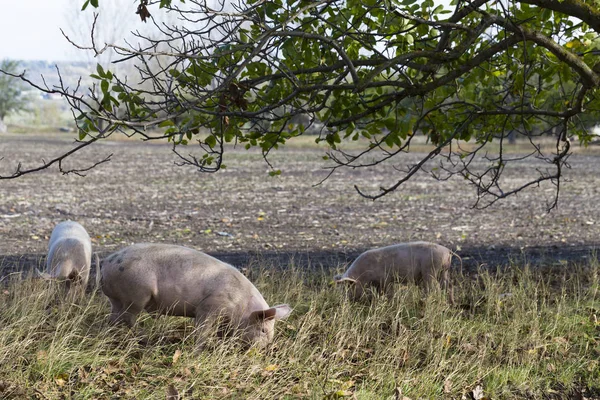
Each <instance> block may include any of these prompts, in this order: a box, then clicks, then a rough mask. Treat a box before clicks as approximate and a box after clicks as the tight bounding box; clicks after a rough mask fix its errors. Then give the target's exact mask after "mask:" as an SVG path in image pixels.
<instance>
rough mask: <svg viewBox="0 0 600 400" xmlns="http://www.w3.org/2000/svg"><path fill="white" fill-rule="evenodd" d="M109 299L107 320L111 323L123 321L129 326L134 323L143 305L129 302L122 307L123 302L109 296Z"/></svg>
mask: <svg viewBox="0 0 600 400" xmlns="http://www.w3.org/2000/svg"><path fill="white" fill-rule="evenodd" d="M109 300H110V305H111V310H110V317H109V321H110V323H111V324H118V323H124V324H125V325H127V326H128V327H130V328H131V327H132V326H133V324H135V320H136V319H137V316H138V315H139V313H140V312H142V310H143V309H144V307H143V306H140V305H138V304H130V305H129V306H128V307H124V306H123V303H121V302H120V301H119V300H117V299H114V298H110V297H109Z"/></svg>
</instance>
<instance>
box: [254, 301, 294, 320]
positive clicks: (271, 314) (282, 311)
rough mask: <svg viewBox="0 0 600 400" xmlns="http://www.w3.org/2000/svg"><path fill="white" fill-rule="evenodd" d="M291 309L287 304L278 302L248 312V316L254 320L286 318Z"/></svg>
mask: <svg viewBox="0 0 600 400" xmlns="http://www.w3.org/2000/svg"><path fill="white" fill-rule="evenodd" d="M291 312H292V309H291V307H290V306H288V305H287V304H280V305H278V306H274V307H271V308H267V309H266V310H259V311H253V312H252V313H251V314H250V318H251V319H254V320H256V321H269V320H272V319H283V318H286V317H287V316H288V315H290V313H291Z"/></svg>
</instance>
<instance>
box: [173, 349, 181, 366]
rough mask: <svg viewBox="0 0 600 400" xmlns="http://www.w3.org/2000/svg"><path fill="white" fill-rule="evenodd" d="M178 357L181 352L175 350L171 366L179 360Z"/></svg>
mask: <svg viewBox="0 0 600 400" xmlns="http://www.w3.org/2000/svg"><path fill="white" fill-rule="evenodd" d="M179 357H181V350H179V349H177V350H175V353H173V365H175V363H176V362H177V360H179Z"/></svg>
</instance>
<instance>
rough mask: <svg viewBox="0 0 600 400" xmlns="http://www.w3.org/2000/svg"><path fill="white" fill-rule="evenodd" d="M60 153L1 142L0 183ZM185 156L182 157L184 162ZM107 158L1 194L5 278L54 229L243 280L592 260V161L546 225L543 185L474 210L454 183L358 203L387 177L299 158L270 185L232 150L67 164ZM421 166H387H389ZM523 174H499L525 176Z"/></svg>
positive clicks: (150, 152) (580, 164) (470, 195)
mask: <svg viewBox="0 0 600 400" xmlns="http://www.w3.org/2000/svg"><path fill="white" fill-rule="evenodd" d="M71 142H72V140H69V139H67V138H66V137H61V136H56V135H55V136H33V135H20V136H19V135H6V136H3V137H2V138H0V156H1V157H4V159H3V160H2V161H1V162H0V173H2V174H5V173H7V172H8V171H11V170H14V168H15V167H16V165H17V161H23V166H24V167H27V166H32V165H33V164H32V162H34V161H38V162H39V160H41V159H46V160H48V159H50V158H51V157H52V156H53V155H57V154H59V153H60V152H61V151H64V150H65V149H66V148H68V147H69V146H70V145H71V144H70V143H71ZM192 150H193V148H190V151H192ZM111 153H113V154H114V155H113V159H112V161H111V162H109V163H106V164H103V165H100V166H99V167H98V168H96V169H95V170H93V171H90V172H89V173H88V175H87V176H86V177H78V176H72V175H69V176H63V175H61V174H60V173H59V172H58V171H57V168H51V169H50V170H48V171H43V172H41V173H37V174H33V175H29V176H24V177H21V178H19V179H16V180H4V181H0V188H1V189H0V235H1V238H2V240H1V241H0V260H3V262H2V266H3V268H4V272H5V273H6V272H7V271H8V270H11V269H14V268H25V269H29V268H31V267H33V266H34V265H35V266H37V265H38V264H39V262H40V260H41V257H40V256H41V255H43V254H44V253H45V252H46V249H47V241H48V238H49V236H50V233H51V231H52V228H53V226H54V225H55V224H56V223H58V222H60V221H62V220H65V219H73V220H76V221H79V222H80V223H82V224H83V225H84V226H85V227H86V228H87V229H88V231H89V232H90V234H91V236H92V238H93V239H92V240H93V243H94V245H95V249H96V250H97V251H99V252H100V253H101V254H107V253H109V252H111V251H114V250H116V249H118V248H120V247H123V246H126V245H129V244H132V243H136V242H166V243H176V244H181V245H187V246H192V247H194V248H196V249H199V250H202V251H205V252H207V253H210V254H213V255H217V256H219V257H220V258H222V259H224V260H227V261H229V262H232V263H234V264H236V265H238V266H242V265H244V264H245V263H247V262H249V261H250V260H252V259H256V258H258V259H259V260H263V261H265V260H274V262H277V263H280V264H281V263H283V264H285V263H288V262H289V259H290V257H292V258H293V259H294V262H295V263H297V264H298V263H300V264H306V262H307V259H310V260H311V263H312V264H317V265H318V264H323V265H324V266H325V267H335V266H337V265H338V263H339V262H341V261H347V260H349V259H351V258H353V257H354V256H356V255H357V254H358V253H360V252H361V251H363V250H365V249H368V248H371V247H375V246H381V245H387V244H391V243H396V242H402V241H409V240H429V241H435V242H439V243H441V244H443V245H446V246H448V247H451V248H452V249H455V250H457V252H458V253H459V254H460V255H461V256H462V257H463V259H464V261H465V265H466V266H467V267H475V266H477V265H479V264H481V263H487V264H497V263H505V262H507V261H508V260H509V258H520V257H523V255H525V257H526V259H527V260H529V261H531V262H533V263H539V262H544V263H550V264H555V265H561V264H567V263H569V262H579V261H583V260H584V259H585V258H586V257H590V255H591V250H592V249H595V248H597V247H600V212H599V210H598V201H599V200H600V156H598V155H594V154H593V152H591V153H590V152H584V153H582V154H577V155H573V156H572V158H571V159H570V164H571V166H572V169H571V170H568V171H566V178H567V179H568V181H566V182H564V183H563V186H562V188H561V197H560V201H559V206H558V209H556V210H554V211H552V212H551V213H547V212H546V200H545V199H546V197H548V196H550V195H551V194H552V190H553V189H552V188H551V187H550V186H549V185H547V186H544V187H541V188H538V189H534V190H529V191H527V192H525V193H522V194H520V195H519V196H518V197H514V198H512V199H508V200H505V201H503V202H501V203H498V204H497V205H495V206H493V207H492V208H488V209H485V210H475V209H473V208H472V206H473V204H474V200H475V193H474V192H473V189H472V188H470V187H468V186H467V185H466V184H465V182H464V181H462V180H459V179H453V180H450V181H447V182H437V181H435V180H433V179H431V178H429V177H427V176H426V175H425V174H423V175H422V176H421V177H419V178H418V179H413V181H412V182H409V183H407V184H406V185H405V187H404V188H403V189H402V190H400V191H398V192H396V193H392V194H391V195H389V196H387V197H384V198H383V199H381V200H378V201H375V202H372V201H369V200H366V199H363V198H361V197H360V196H359V195H358V194H357V193H356V192H355V190H354V189H353V185H354V184H356V185H358V186H359V187H361V188H364V189H371V190H373V191H374V190H376V189H377V188H378V187H379V186H380V185H381V184H389V183H391V182H393V181H394V179H395V177H397V176H398V173H397V172H396V171H395V170H394V169H393V166H392V165H386V166H381V167H377V168H373V169H370V170H344V171H339V172H338V173H336V174H335V175H333V176H332V177H331V178H330V179H329V180H328V181H326V182H325V183H324V184H323V185H321V186H318V187H313V185H314V184H315V183H317V182H319V181H320V180H321V179H322V178H323V177H324V176H325V175H326V174H327V171H326V170H325V169H323V167H324V166H326V163H325V161H323V160H322V158H321V157H322V155H323V153H322V152H319V151H316V150H315V149H311V148H304V147H301V146H291V148H289V149H285V150H280V151H278V152H277V153H276V154H274V155H273V156H272V157H271V161H272V162H273V164H274V165H275V166H276V167H277V168H281V169H282V170H283V174H282V175H281V176H280V177H270V176H269V175H268V173H267V172H268V168H267V166H266V164H265V163H264V161H263V160H262V158H261V156H260V154H259V153H257V152H247V151H245V150H243V149H241V148H240V149H235V150H233V151H232V152H229V153H228V154H227V158H226V160H225V163H226V164H227V166H228V168H227V169H226V170H224V171H221V172H219V173H216V174H211V175H209V174H200V173H197V172H195V171H194V170H191V169H189V168H183V167H178V166H176V165H174V161H176V157H175V155H174V154H173V153H171V151H170V148H169V146H168V145H166V144H148V143H142V142H137V141H135V142H134V141H128V142H107V143H100V144H97V145H95V146H92V148H91V149H90V150H86V151H85V152H83V153H82V154H80V155H78V156H76V157H75V158H74V159H73V160H71V161H69V162H68V163H67V164H68V165H71V166H74V165H78V166H86V165H87V164H88V163H90V162H92V161H94V160H96V161H97V160H99V159H101V158H102V157H104V156H106V155H108V154H111ZM420 155H422V154H411V155H407V156H405V157H404V158H403V159H402V160H397V162H399V164H397V165H399V166H405V165H407V164H410V163H413V162H415V160H417V158H418V157H419V156H420ZM533 163H534V162H533V161H527V162H524V163H522V165H521V166H519V167H516V168H512V169H509V170H507V171H506V175H507V177H510V179H513V180H515V182H516V181H517V180H520V179H525V178H527V177H528V176H531V174H532V173H534V171H532V165H533Z"/></svg>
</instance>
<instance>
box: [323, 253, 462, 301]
mask: <svg viewBox="0 0 600 400" xmlns="http://www.w3.org/2000/svg"><path fill="white" fill-rule="evenodd" d="M453 254H454V253H453V252H452V251H451V250H450V249H447V248H446V247H444V246H440V245H438V244H435V243H429V242H411V243H399V244H394V245H391V246H386V247H382V248H379V249H372V250H368V251H365V252H364V253H362V254H361V255H360V256H358V258H357V259H356V260H354V262H353V263H352V265H350V268H348V270H347V271H346V272H345V273H344V274H343V275H338V276H336V277H335V278H334V280H335V282H336V283H345V284H349V285H352V290H351V291H350V293H351V294H352V295H353V297H354V299H355V300H356V299H358V298H360V297H361V296H362V295H363V294H364V291H365V290H367V289H368V287H373V288H374V289H376V290H377V291H379V292H385V291H386V290H388V289H389V287H390V286H391V284H392V283H394V282H405V281H408V282H414V283H423V284H424V285H425V289H426V290H429V289H430V288H431V285H432V283H433V282H434V281H435V280H436V279H438V278H439V275H440V274H441V276H442V287H443V288H444V289H449V284H450V280H449V269H450V263H451V261H452V255H453ZM448 296H449V300H450V303H453V302H454V296H453V295H452V291H451V290H450V291H449V293H448Z"/></svg>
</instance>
